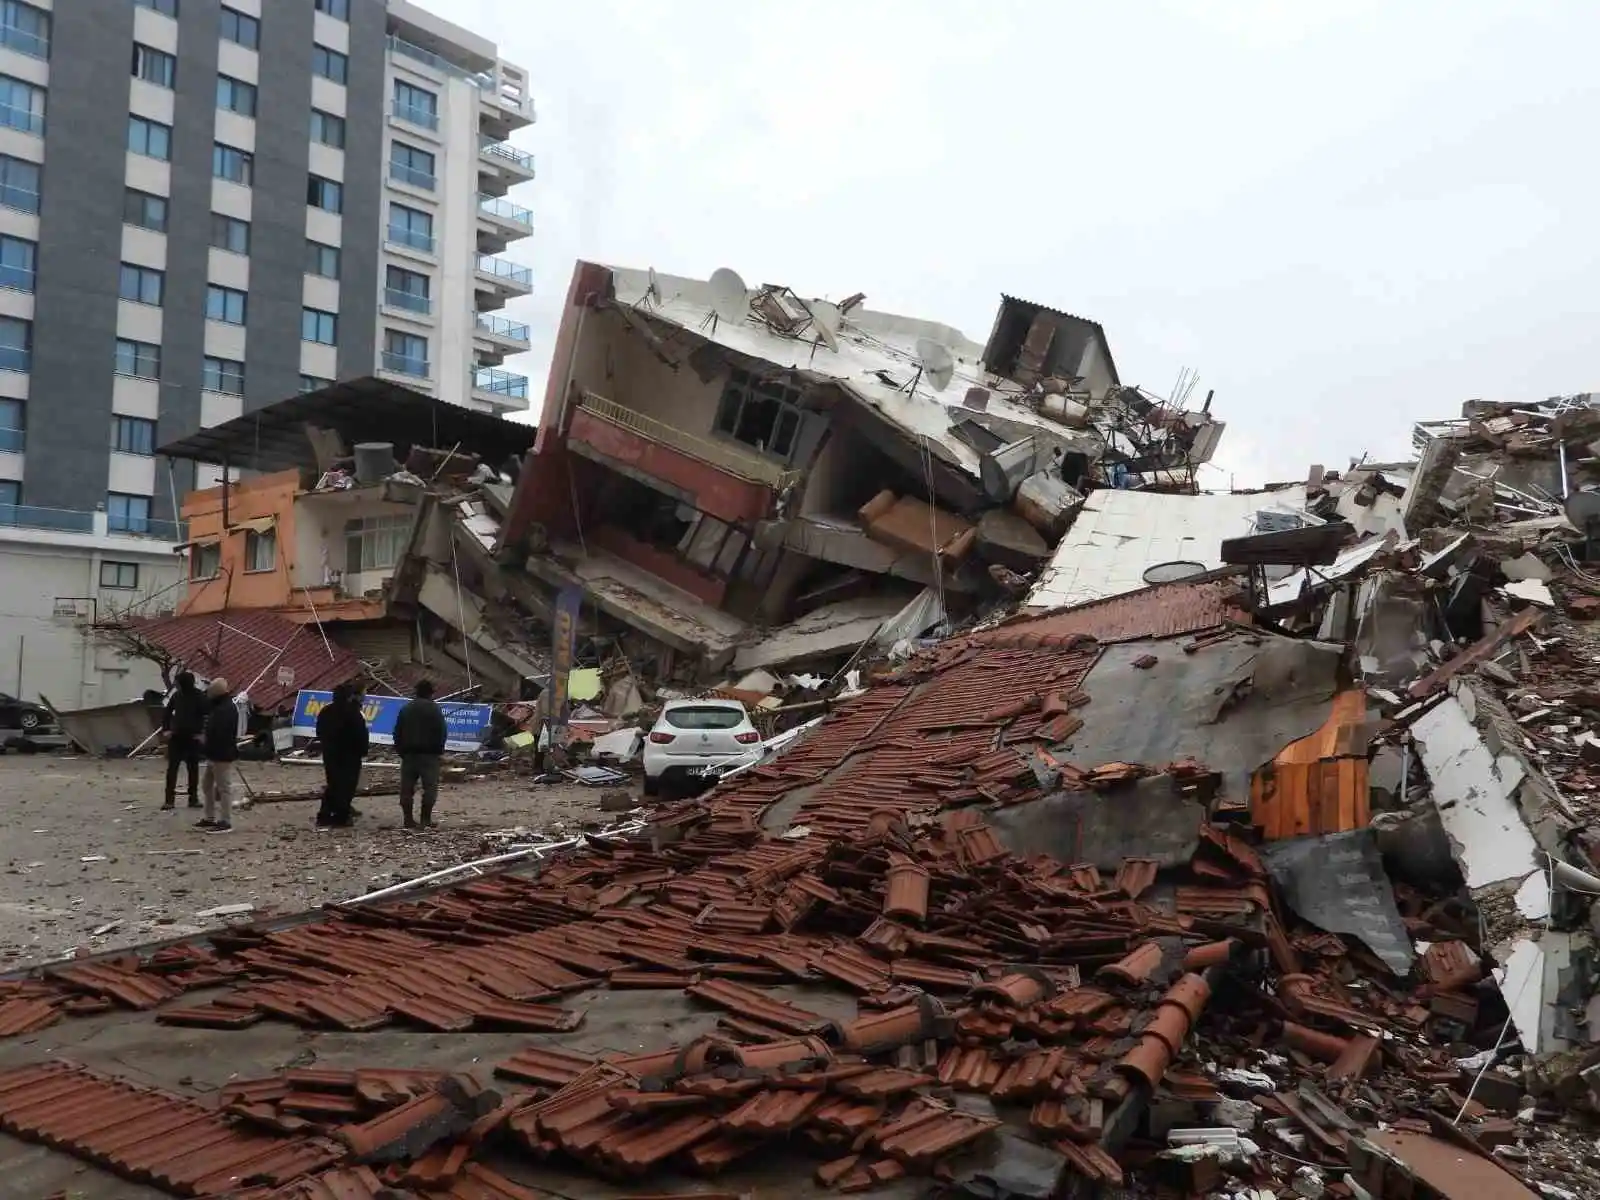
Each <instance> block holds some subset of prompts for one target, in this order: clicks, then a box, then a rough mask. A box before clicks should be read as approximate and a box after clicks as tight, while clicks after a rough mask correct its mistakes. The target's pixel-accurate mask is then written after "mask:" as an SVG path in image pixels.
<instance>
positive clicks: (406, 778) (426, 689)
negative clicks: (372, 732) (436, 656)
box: [394, 679, 448, 829]
mask: <svg viewBox="0 0 1600 1200" xmlns="http://www.w3.org/2000/svg"><path fill="white" fill-rule="evenodd" d="M416 697H417V698H416V699H415V700H413V701H411V703H409V704H407V705H406V706H405V707H404V708H402V709H401V710H400V715H399V716H397V717H396V718H395V720H394V748H395V750H397V751H398V752H399V754H400V812H401V813H402V814H403V815H404V817H405V827H406V828H407V829H415V828H416V827H417V822H416V819H415V817H414V816H413V810H412V807H411V799H412V796H413V795H414V794H415V792H416V789H417V784H418V782H421V784H422V824H423V826H424V828H432V826H433V806H434V803H435V802H436V801H437V800H438V799H439V769H440V767H441V766H442V765H443V764H442V762H441V759H440V756H441V755H442V754H444V744H445V742H446V741H447V740H448V736H447V733H448V731H447V730H446V728H445V720H444V710H443V709H441V708H440V707H439V705H438V704H437V703H435V701H434V699H433V681H432V680H429V679H424V680H422V681H421V682H420V683H418V684H417V691H416Z"/></svg>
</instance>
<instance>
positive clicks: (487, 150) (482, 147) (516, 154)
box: [478, 137, 534, 175]
mask: <svg viewBox="0 0 1600 1200" xmlns="http://www.w3.org/2000/svg"><path fill="white" fill-rule="evenodd" d="M478 150H479V152H480V153H483V154H487V155H489V156H490V157H491V158H503V159H505V160H506V161H507V162H509V163H514V164H515V165H517V166H518V167H521V168H522V169H523V170H524V171H526V172H528V174H530V175H532V174H533V173H534V172H533V155H531V154H529V153H528V152H527V151H526V150H518V149H517V148H516V147H515V146H513V145H512V144H511V143H510V142H497V141H495V140H494V139H493V138H491V137H485V138H480V139H479V140H478Z"/></svg>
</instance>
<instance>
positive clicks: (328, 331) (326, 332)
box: [300, 308, 339, 346]
mask: <svg viewBox="0 0 1600 1200" xmlns="http://www.w3.org/2000/svg"><path fill="white" fill-rule="evenodd" d="M300 340H301V341H303V342H317V343H319V344H320V345H323V346H337V345H338V344H339V318H338V317H337V316H335V315H334V314H333V313H331V312H323V311H322V310H321V309H319V308H302V309H301V310H300Z"/></svg>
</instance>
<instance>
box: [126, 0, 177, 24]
mask: <svg viewBox="0 0 1600 1200" xmlns="http://www.w3.org/2000/svg"><path fill="white" fill-rule="evenodd" d="M133 3H134V7H135V8H148V9H150V10H151V11H152V12H158V13H161V14H162V15H163V16H168V17H172V18H173V19H174V20H176V19H177V16H178V0H133Z"/></svg>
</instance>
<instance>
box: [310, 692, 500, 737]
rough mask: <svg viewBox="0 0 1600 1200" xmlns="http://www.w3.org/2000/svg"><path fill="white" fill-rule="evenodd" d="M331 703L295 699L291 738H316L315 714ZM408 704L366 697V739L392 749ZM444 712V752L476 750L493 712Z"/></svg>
mask: <svg viewBox="0 0 1600 1200" xmlns="http://www.w3.org/2000/svg"><path fill="white" fill-rule="evenodd" d="M332 699H333V693H332V692H301V693H300V694H299V695H298V696H296V697H295V701H294V718H293V721H292V723H291V729H292V732H293V733H294V735H295V737H307V738H309V737H316V736H317V714H318V713H320V712H321V711H322V706H323V705H325V704H327V703H328V701H330V700H332ZM408 703H410V701H409V700H407V699H406V697H404V696H368V697H366V699H365V700H363V701H362V704H361V712H362V715H363V716H365V717H366V718H367V736H368V737H370V738H371V739H372V740H373V742H374V743H376V744H377V745H379V746H392V745H394V723H395V718H397V717H398V716H399V715H400V710H401V709H402V708H404V707H405V706H406V705H407V704H408ZM439 708H440V709H441V710H442V711H443V712H444V724H445V731H446V732H445V738H446V740H445V744H444V748H445V749H446V750H476V749H477V748H478V745H479V743H480V742H482V740H483V733H484V730H486V729H488V728H489V717H490V715H491V714H492V713H493V712H494V708H493V706H492V705H488V704H451V703H449V702H445V703H442V704H440V705H439Z"/></svg>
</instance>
